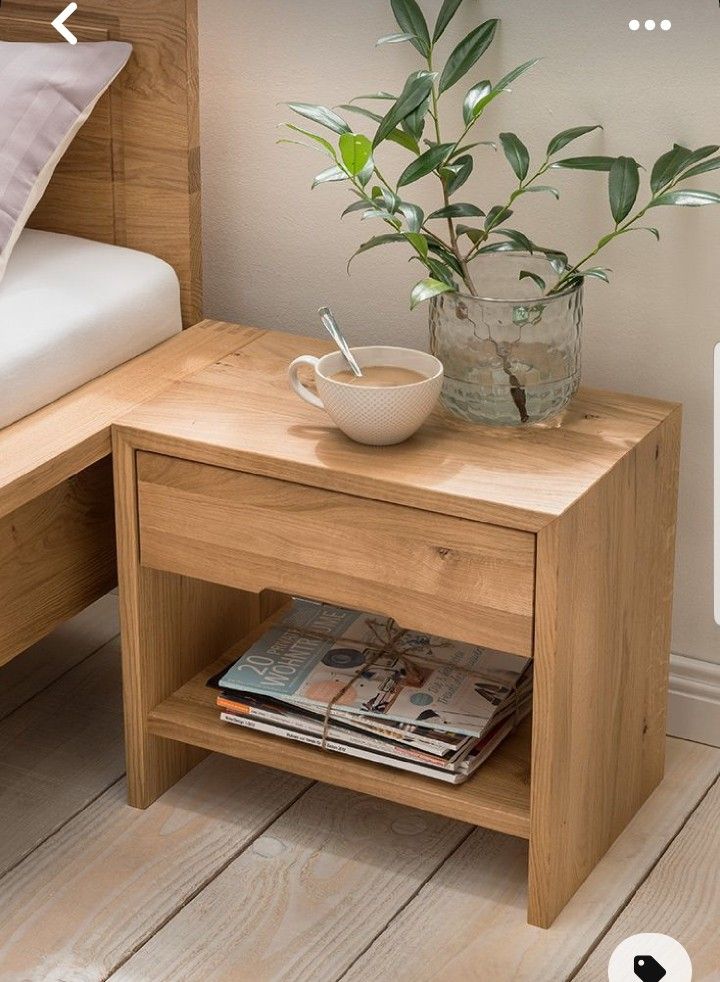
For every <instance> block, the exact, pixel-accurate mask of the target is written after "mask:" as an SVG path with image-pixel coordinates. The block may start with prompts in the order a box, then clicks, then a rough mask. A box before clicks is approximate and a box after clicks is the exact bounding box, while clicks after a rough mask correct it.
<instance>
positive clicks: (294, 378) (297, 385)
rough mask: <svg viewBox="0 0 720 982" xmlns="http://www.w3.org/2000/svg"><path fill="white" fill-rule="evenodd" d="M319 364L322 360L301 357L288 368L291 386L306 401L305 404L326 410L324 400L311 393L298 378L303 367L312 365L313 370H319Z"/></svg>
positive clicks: (309, 356) (306, 356)
mask: <svg viewBox="0 0 720 982" xmlns="http://www.w3.org/2000/svg"><path fill="white" fill-rule="evenodd" d="M319 362H320V359H319V358H314V357H313V356H312V355H300V357H299V358H296V359H295V361H294V362H292V364H291V365H290V367H289V368H288V376H289V377H290V385H291V386H292V388H293V390H294V391H295V392H296V393H297V394H298V395H299V396H300V398H301V399H304V400H305V402H309V403H310V405H311V406H316V407H317V408H318V409H324V408H325V406H324V405H323V402H322V399H320V398H318V396H316V395H315V393H314V392H311V391H310V389H308V388H306V387H305V386H304V385H303V384H302V382H301V381H300V379H299V378H298V370H299V369H300V366H301V365H310V366H312V368H314V369H316V370H317V366H318V364H319Z"/></svg>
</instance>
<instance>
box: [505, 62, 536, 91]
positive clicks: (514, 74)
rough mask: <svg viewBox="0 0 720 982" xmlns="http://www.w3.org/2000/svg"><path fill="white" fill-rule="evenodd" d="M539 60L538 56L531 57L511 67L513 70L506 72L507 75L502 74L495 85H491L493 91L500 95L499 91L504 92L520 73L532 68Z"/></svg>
mask: <svg viewBox="0 0 720 982" xmlns="http://www.w3.org/2000/svg"><path fill="white" fill-rule="evenodd" d="M539 61H541V59H540V58H531V59H530V61H526V62H524V63H523V64H522V65H518V67H517V68H513V70H512V71H511V72H508V73H507V75H503V77H502V78H501V79H500V81H499V82H498V83H497V85H494V86H493V91H494V92H495V93H496V94H497V95H500V93H501V92H504V91H505V90H506V89H507V88H508V86H510V85H512V84H513V82H515V81H516V80H517V79H519V78H520V76H521V75H524V74H525V72H527V71H529V70H530V69H531V68H534V67H535V65H537V63H538V62H539Z"/></svg>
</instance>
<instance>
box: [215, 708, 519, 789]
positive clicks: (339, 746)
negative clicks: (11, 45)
mask: <svg viewBox="0 0 720 982" xmlns="http://www.w3.org/2000/svg"><path fill="white" fill-rule="evenodd" d="M527 712H529V705H528V706H526V707H525V714H527ZM220 719H221V720H223V721H224V722H226V723H233V724H234V725H236V726H243V727H247V728H248V729H253V730H258V731H260V732H261V733H269V734H272V735H274V736H280V737H283V738H284V739H287V740H294V741H297V742H299V743H306V744H309V745H310V746H313V747H320V746H322V745H323V741H322V737H319V736H314V735H312V734H310V733H302V732H299V731H297V730H292V729H290V728H287V727H280V726H274V725H273V724H272V723H265V722H262V721H261V720H258V719H252V718H251V717H248V716H237V715H235V714H232V713H225V712H224V713H221V714H220ZM514 727H515V719H514V716H513V717H512V718H510V719H506V720H505V722H504V723H500V724H499V725H498V726H494V727H491V728H490V730H489V731H488V733H487V734H486V736H485V738H484V739H483V740H480V741H477V744H476V746H475V748H474V750H473V753H472V756H471V758H470V759H469V760H468V762H467V763H466V764H465V766H464V767H461V768H460V769H458V770H451V769H448V768H445V769H443V768H441V767H431V766H429V765H424V764H421V763H418V762H415V761H411V760H403V759H400V758H398V757H393V756H391V755H389V754H384V753H380V752H377V751H372V750H367V749H362V748H360V747H355V746H352V745H350V744H347V743H343V742H341V741H338V740H327V741H326V742H325V745H324V746H325V749H326V750H329V751H331V752H333V753H341V754H346V755H347V756H350V757H361V758H362V759H364V760H369V761H372V762H374V763H378V764H385V765H386V766H390V767H395V768H398V769H399V770H405V771H412V772H413V773H415V774H420V775H422V776H423V777H431V778H434V779H436V780H440V781H446V782H448V783H450V784H462V783H463V782H464V781H466V780H467V779H468V777H470V775H471V774H473V773H474V772H475V771H476V770H477V768H478V767H480V765H481V764H483V763H484V762H485V761H486V760H487V758H488V757H489V756H490V754H492V752H493V750H495V748H496V747H497V746H498V745H499V744H500V743H501V742H502V741H503V740H504V739H505V737H506V736H508V734H509V733H511V732H512V730H513V729H514Z"/></svg>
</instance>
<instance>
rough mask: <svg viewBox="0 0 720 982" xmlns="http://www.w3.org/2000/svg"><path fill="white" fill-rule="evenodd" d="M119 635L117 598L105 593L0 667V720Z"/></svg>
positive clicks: (112, 594)
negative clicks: (20, 654)
mask: <svg viewBox="0 0 720 982" xmlns="http://www.w3.org/2000/svg"><path fill="white" fill-rule="evenodd" d="M119 632H120V624H119V621H118V615H117V596H116V595H115V594H114V593H109V594H107V595H106V596H104V597H101V598H100V600H97V601H96V602H95V603H94V604H91V605H90V606H89V607H87V608H86V609H85V610H83V611H82V613H81V614H78V616H77V617H73V618H72V620H70V621H67V622H66V623H65V624H62V625H61V626H60V627H59V628H57V630H55V631H53V633H52V635H50V636H49V637H46V638H43V639H42V640H41V641H38V642H37V643H36V644H34V645H33V646H32V647H31V648H29V649H28V650H27V651H25V652H23V657H22V658H15V659H14V660H13V661H11V662H9V663H8V664H7V665H3V666H2V668H0V720H1V719H3V718H4V717H5V716H8V715H9V714H10V713H12V712H14V711H15V710H16V709H17V708H18V707H19V706H22V704H23V703H25V702H27V701H28V700H30V699H32V697H33V696H34V695H35V694H36V693H37V692H40V691H41V690H42V689H44V688H46V687H47V686H49V685H52V683H53V682H55V680H56V679H59V678H60V677H61V676H62V675H64V674H65V673H66V672H68V671H70V669H71V668H74V667H75V665H79V664H80V662H82V661H84V660H85V659H86V658H87V657H88V656H89V655H92V654H93V653H94V652H95V651H98V650H99V649H100V648H102V646H103V645H104V644H106V643H107V642H108V641H110V640H111V638H114V637H116V636H117V635H118V634H119Z"/></svg>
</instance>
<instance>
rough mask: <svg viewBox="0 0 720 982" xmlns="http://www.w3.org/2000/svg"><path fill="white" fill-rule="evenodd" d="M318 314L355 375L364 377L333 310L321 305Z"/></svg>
mask: <svg viewBox="0 0 720 982" xmlns="http://www.w3.org/2000/svg"><path fill="white" fill-rule="evenodd" d="M318 314H320V320H321V321H322V324H323V327H324V328H325V330H326V331H327V332H328V334H329V335H330V337H331V338H332V339H333V341H334V342H335V344H336V345H337V346H338V348H339V349H340V351H341V352H342V355H343V357H344V359H345V361H346V362H347V363H348V365H349V366H350V368H351V370H352V373H353V375H355V376H356V377H357V378H362V371H361V370H360V366H359V365H358V363H357V362H356V361H355V357H354V355H353V353H352V351H351V350H350V347H349V345H348V343H347V341H346V340H345V338H344V337H343V333H342V331H341V330H340V325H339V324H338V322H337V321H336V320H335V317H334V315H333V312H332V310H330V308H329V307H321V308H320V310H318Z"/></svg>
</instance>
